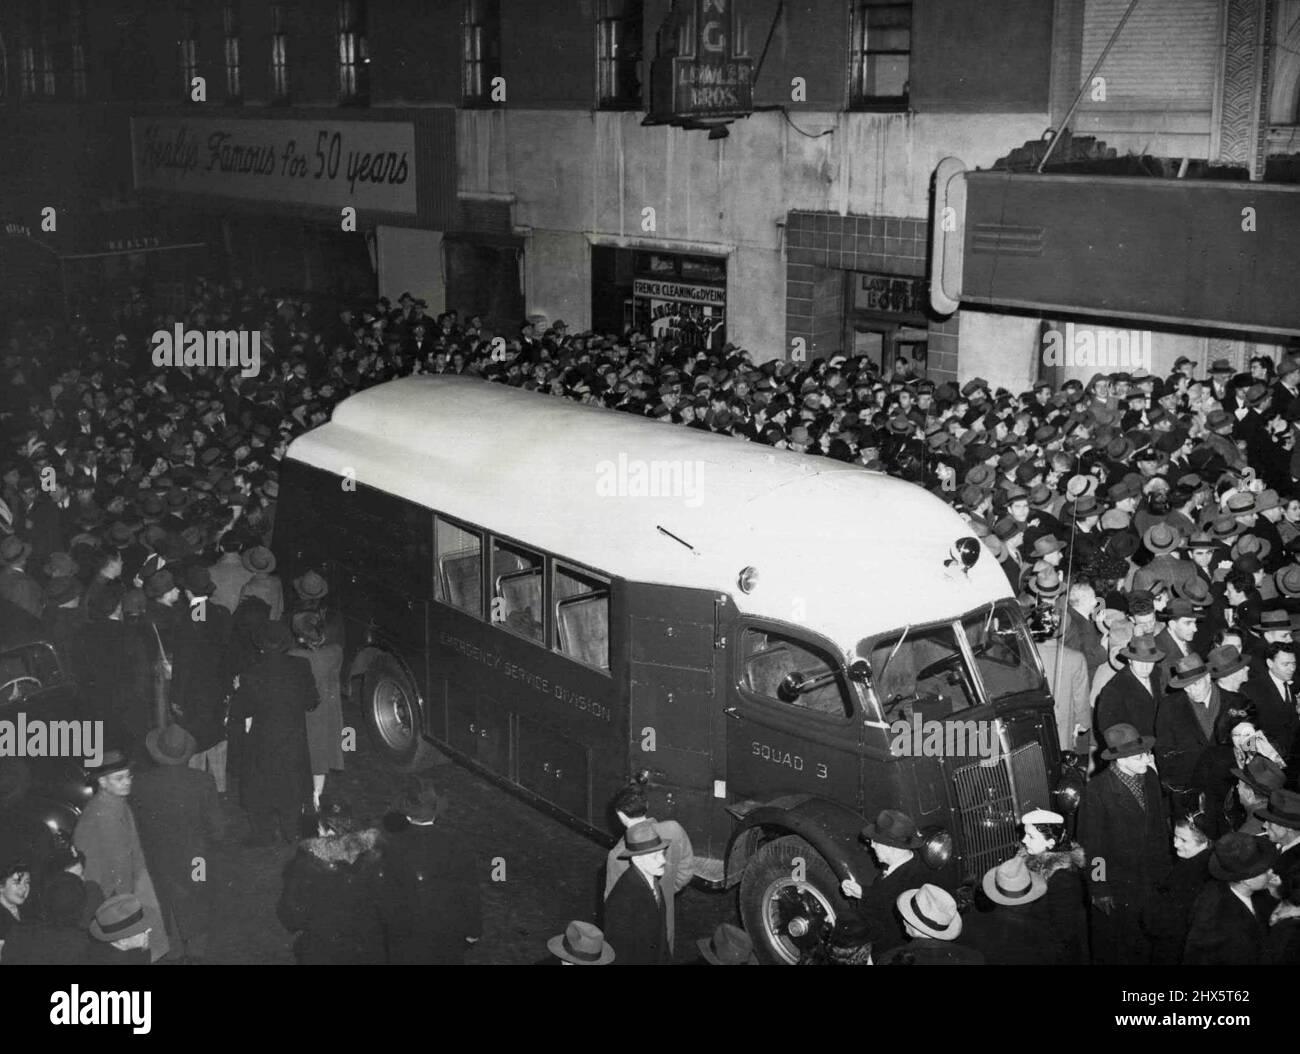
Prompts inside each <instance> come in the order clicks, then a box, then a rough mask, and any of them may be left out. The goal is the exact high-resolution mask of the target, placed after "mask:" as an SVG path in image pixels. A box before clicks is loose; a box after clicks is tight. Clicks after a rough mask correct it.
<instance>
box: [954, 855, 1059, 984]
mask: <svg viewBox="0 0 1300 1054" xmlns="http://www.w3.org/2000/svg"><path fill="white" fill-rule="evenodd" d="M980 893H981V894H982V899H981V898H980V897H979V896H977V898H976V907H975V910H972V911H970V912H968V913H967V915H966V918H965V920H964V923H963V930H962V932H963V934H964V935H965V937H966V939H967V940H968V941H969V942H970V943H971V944H972V945H974V946H975V947H976V948H978V949H979V950H980V952H981V953H982V954H983V955H984V958H985V959H986V960H987V961H988V962H989V964H990V965H993V966H1055V965H1059V962H1058V959H1057V948H1056V947H1055V945H1056V940H1055V935H1054V934H1053V932H1052V919H1051V917H1050V914H1049V912H1048V910H1047V903H1046V901H1044V900H1043V897H1044V896H1046V894H1047V879H1045V878H1044V877H1043V876H1042V875H1041V874H1040V873H1038V872H1036V871H1031V870H1030V869H1029V866H1028V864H1027V863H1026V861H1025V856H1024V854H1019V853H1018V854H1017V855H1015V856H1013V857H1011V859H1009V860H1004V861H1003V862H1002V863H1000V864H997V865H996V866H994V867H991V868H989V869H988V870H987V871H986V872H985V873H984V878H983V880H982V882H981V883H980ZM1079 910H1080V912H1082V910H1083V908H1082V901H1080V905H1079Z"/></svg>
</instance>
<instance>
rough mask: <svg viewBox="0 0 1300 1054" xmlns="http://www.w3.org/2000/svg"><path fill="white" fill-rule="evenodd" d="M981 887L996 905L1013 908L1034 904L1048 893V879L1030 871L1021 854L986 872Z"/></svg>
mask: <svg viewBox="0 0 1300 1054" xmlns="http://www.w3.org/2000/svg"><path fill="white" fill-rule="evenodd" d="M981 885H982V886H983V887H984V895H985V896H987V897H988V898H989V900H991V901H993V903H994V904H1005V905H1007V906H1008V907H1013V908H1014V907H1018V906H1020V905H1021V904H1032V903H1033V902H1034V901H1035V900H1038V899H1039V898H1040V897H1042V896H1043V895H1044V894H1046V892H1047V879H1045V878H1044V877H1043V876H1042V875H1039V874H1036V873H1034V872H1032V871H1030V870H1029V865H1027V864H1026V863H1025V858H1024V857H1023V856H1021V855H1020V854H1019V853H1017V854H1016V855H1015V856H1013V857H1012V858H1011V859H1010V860H1004V861H1003V862H1002V863H1000V864H998V866H997V867H990V868H989V869H988V870H987V871H985V872H984V880H983V882H982V883H981ZM960 917H961V916H958V918H960Z"/></svg>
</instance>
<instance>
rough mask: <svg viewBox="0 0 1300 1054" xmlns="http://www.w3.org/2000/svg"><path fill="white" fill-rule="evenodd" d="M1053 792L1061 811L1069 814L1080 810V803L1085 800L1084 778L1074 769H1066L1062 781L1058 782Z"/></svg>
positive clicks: (1062, 774)
mask: <svg viewBox="0 0 1300 1054" xmlns="http://www.w3.org/2000/svg"><path fill="white" fill-rule="evenodd" d="M1052 793H1053V795H1054V796H1055V797H1056V805H1057V807H1058V808H1059V809H1060V810H1061V812H1063V813H1065V814H1067V815H1068V814H1070V813H1073V812H1078V810H1079V804H1080V802H1082V801H1083V778H1082V777H1081V776H1079V774H1078V773H1077V772H1074V771H1073V770H1070V769H1064V770H1062V772H1061V779H1060V781H1059V782H1058V783H1057V784H1056V790H1054V791H1053V792H1052Z"/></svg>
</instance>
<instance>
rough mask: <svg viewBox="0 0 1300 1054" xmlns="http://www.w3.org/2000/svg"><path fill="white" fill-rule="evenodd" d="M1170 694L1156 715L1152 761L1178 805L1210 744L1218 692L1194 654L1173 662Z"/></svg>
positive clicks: (1216, 712) (1208, 670) (1186, 802)
mask: <svg viewBox="0 0 1300 1054" xmlns="http://www.w3.org/2000/svg"><path fill="white" fill-rule="evenodd" d="M1169 688H1170V692H1169V694H1168V695H1166V696H1165V698H1164V700H1163V701H1162V702H1161V704H1160V709H1159V710H1158V711H1157V712H1156V742H1157V743H1158V744H1160V746H1159V749H1158V750H1157V751H1156V762H1157V766H1158V768H1159V772H1160V778H1161V782H1163V783H1164V785H1165V786H1166V787H1167V788H1168V789H1169V791H1170V793H1171V795H1174V796H1175V800H1176V801H1177V802H1178V803H1179V804H1182V805H1194V804H1195V803H1194V801H1193V800H1185V796H1186V795H1187V794H1188V793H1189V792H1190V791H1191V788H1192V772H1193V770H1194V769H1195V768H1196V763H1197V761H1198V760H1200V757H1201V754H1202V753H1203V752H1204V751H1205V749H1206V747H1207V746H1209V745H1210V744H1211V743H1212V742H1213V737H1214V725H1215V721H1216V720H1217V719H1218V716H1219V706H1220V700H1219V689H1218V686H1217V685H1216V684H1215V683H1214V681H1213V679H1212V677H1211V671H1210V667H1209V666H1208V665H1207V664H1206V663H1205V662H1204V661H1202V659H1201V657H1200V656H1199V655H1197V654H1196V653H1195V652H1192V653H1191V654H1189V655H1184V656H1182V657H1180V658H1179V659H1177V660H1176V661H1175V662H1174V666H1173V675H1172V676H1171V677H1170V679H1169Z"/></svg>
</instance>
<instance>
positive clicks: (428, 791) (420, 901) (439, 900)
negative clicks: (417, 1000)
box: [384, 777, 483, 966]
mask: <svg viewBox="0 0 1300 1054" xmlns="http://www.w3.org/2000/svg"><path fill="white" fill-rule="evenodd" d="M445 810H446V799H445V798H443V797H442V796H441V795H440V794H438V792H437V791H436V790H435V789H434V787H433V785H432V784H430V783H428V782H426V781H424V780H421V779H420V778H419V777H412V778H411V780H410V781H409V782H408V785H407V787H406V790H405V793H404V794H403V795H402V796H401V797H400V798H399V799H398V800H397V801H396V802H395V803H394V806H393V811H392V813H391V814H390V816H389V818H387V819H386V820H385V824H384V826H385V829H386V830H387V832H388V837H387V843H386V847H385V859H386V864H385V867H384V881H385V889H386V894H385V897H384V916H385V918H384V922H385V928H386V930H387V932H388V961H389V963H401V964H407V965H417V964H419V965H427V964H432V965H452V966H458V965H461V964H463V963H464V961H465V952H466V951H467V949H468V946H469V945H470V944H472V943H474V942H475V941H477V940H478V939H479V935H480V934H481V933H482V932H483V918H482V902H481V899H480V893H479V868H478V862H477V860H476V859H475V855H474V851H473V849H472V848H471V847H470V846H469V845H468V844H467V843H466V841H465V839H464V836H463V835H462V834H461V833H460V832H459V831H456V830H454V829H451V828H448V827H447V825H446V824H445V823H441V822H439V820H440V817H441V816H442V815H443V813H444V811H445Z"/></svg>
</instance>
